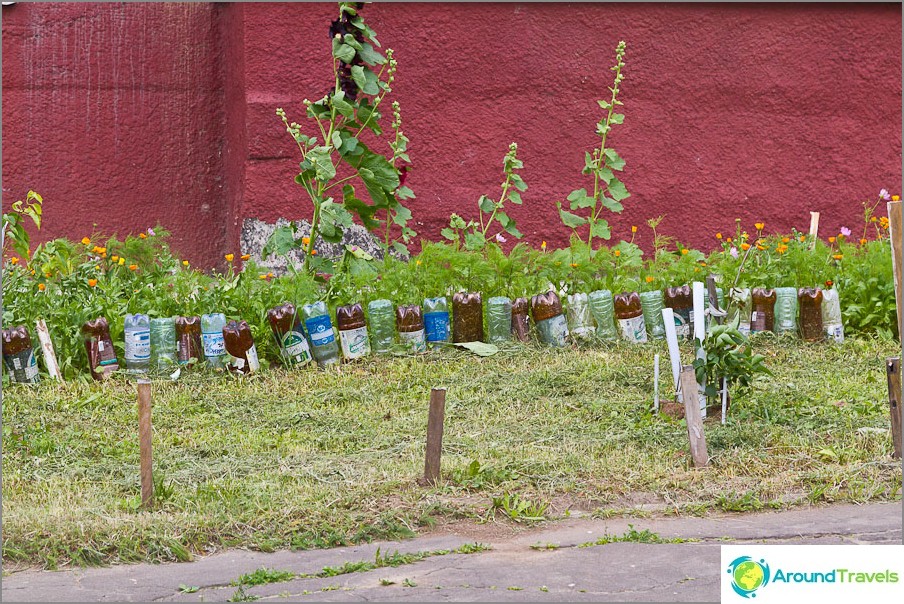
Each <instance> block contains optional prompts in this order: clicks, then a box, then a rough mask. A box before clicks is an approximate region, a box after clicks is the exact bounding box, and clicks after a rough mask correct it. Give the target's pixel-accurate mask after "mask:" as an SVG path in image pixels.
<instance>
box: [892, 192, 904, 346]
mask: <svg viewBox="0 0 904 604" xmlns="http://www.w3.org/2000/svg"><path fill="white" fill-rule="evenodd" d="M901 203H902V202H900V201H889V202H888V238H889V239H890V240H891V266H892V269H893V272H894V278H895V307H896V308H897V310H898V338H899V339H900V338H901V333H902V331H904V329H902V323H901V311H902V308H901V305H902V304H904V293H902V291H901V285H902V283H904V279H902V276H901V271H902V269H904V266H902V264H904V263H902V260H901V236H902V235H904V225H902V216H901V207H902V206H901Z"/></svg>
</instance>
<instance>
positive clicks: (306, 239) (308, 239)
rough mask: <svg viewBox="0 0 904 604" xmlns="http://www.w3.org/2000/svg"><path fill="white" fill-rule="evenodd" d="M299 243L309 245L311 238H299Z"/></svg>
mask: <svg viewBox="0 0 904 604" xmlns="http://www.w3.org/2000/svg"><path fill="white" fill-rule="evenodd" d="M301 242H302V243H303V244H304V245H307V244H309V243H311V238H310V237H302V238H301Z"/></svg>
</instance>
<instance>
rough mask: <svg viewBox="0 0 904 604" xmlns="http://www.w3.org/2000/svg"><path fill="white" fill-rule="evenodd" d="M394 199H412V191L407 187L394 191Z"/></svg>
mask: <svg viewBox="0 0 904 604" xmlns="http://www.w3.org/2000/svg"><path fill="white" fill-rule="evenodd" d="M396 199H414V191H412V190H411V189H409V188H408V187H404V186H403V187H399V190H398V191H396Z"/></svg>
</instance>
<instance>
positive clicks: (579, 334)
mask: <svg viewBox="0 0 904 604" xmlns="http://www.w3.org/2000/svg"><path fill="white" fill-rule="evenodd" d="M567 300H568V310H567V312H566V317H567V319H568V331H569V332H570V333H571V337H572V338H578V339H581V340H583V339H586V338H588V337H590V335H591V334H593V332H594V325H593V315H592V314H591V313H590V299H589V298H588V296H587V294H584V293H576V294H569V295H568V298H567Z"/></svg>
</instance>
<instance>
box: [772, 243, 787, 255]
mask: <svg viewBox="0 0 904 604" xmlns="http://www.w3.org/2000/svg"><path fill="white" fill-rule="evenodd" d="M775 251H777V252H778V253H779V254H784V253H785V252H787V251H788V246H787V245H780V246H778V247H777V248H775Z"/></svg>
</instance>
